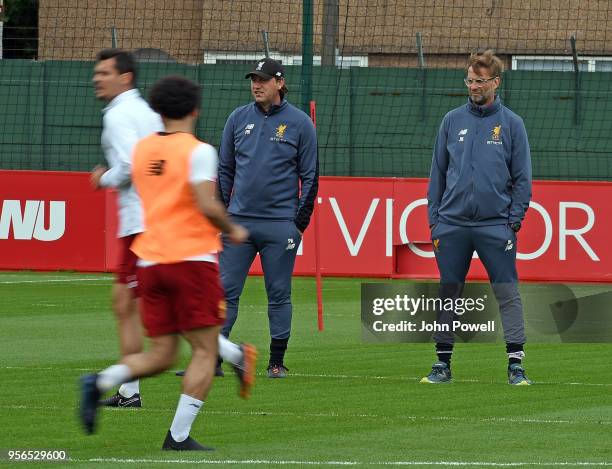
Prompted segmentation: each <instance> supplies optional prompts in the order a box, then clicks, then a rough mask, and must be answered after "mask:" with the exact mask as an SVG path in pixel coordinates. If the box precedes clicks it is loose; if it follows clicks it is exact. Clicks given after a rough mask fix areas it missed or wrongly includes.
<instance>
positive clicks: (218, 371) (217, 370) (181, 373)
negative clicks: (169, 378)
mask: <svg viewBox="0 0 612 469" xmlns="http://www.w3.org/2000/svg"><path fill="white" fill-rule="evenodd" d="M174 374H175V375H176V376H185V370H180V371H177V372H176V373H174ZM215 376H216V377H218V378H223V377H224V376H225V373H224V372H223V368H221V365H217V366H216V367H215Z"/></svg>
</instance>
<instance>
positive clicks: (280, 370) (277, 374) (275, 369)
mask: <svg viewBox="0 0 612 469" xmlns="http://www.w3.org/2000/svg"><path fill="white" fill-rule="evenodd" d="M288 371H289V368H287V367H286V366H285V365H283V364H282V363H273V364H270V365H268V378H286V377H287V372H288Z"/></svg>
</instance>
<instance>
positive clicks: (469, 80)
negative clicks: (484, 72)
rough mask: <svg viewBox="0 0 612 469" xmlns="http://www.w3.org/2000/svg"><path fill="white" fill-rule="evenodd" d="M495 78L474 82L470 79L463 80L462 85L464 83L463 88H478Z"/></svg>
mask: <svg viewBox="0 0 612 469" xmlns="http://www.w3.org/2000/svg"><path fill="white" fill-rule="evenodd" d="M496 78H497V77H492V78H476V79H475V80H473V79H472V78H464V79H463V83H465V86H472V85H476V86H477V87H478V88H480V87H482V86H484V85H486V84H487V83H489V82H490V81H493V80H495V79H496Z"/></svg>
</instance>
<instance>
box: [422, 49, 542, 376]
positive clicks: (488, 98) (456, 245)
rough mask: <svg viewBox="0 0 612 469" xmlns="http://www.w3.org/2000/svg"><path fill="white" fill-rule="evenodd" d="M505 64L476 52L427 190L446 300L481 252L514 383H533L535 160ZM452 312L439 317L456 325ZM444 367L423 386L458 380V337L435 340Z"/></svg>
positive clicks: (442, 134) (444, 128)
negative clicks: (524, 286)
mask: <svg viewBox="0 0 612 469" xmlns="http://www.w3.org/2000/svg"><path fill="white" fill-rule="evenodd" d="M502 69H503V64H502V62H501V60H500V59H499V58H498V57H496V56H495V55H494V54H493V52H492V51H485V52H484V53H481V54H473V55H472V56H471V57H470V59H469V61H468V65H467V77H466V78H465V84H466V86H467V87H468V91H469V100H468V103H467V104H465V105H463V106H461V107H458V108H456V109H454V110H452V111H450V112H449V113H448V114H446V116H444V119H443V120H442V124H441V125H440V130H439V133H438V137H437V140H436V144H435V148H434V155H433V161H432V165H431V174H430V181H429V188H428V193H427V199H428V214H429V225H430V228H431V239H432V243H433V247H434V252H435V256H436V261H437V264H438V269H439V271H440V296H441V297H442V298H457V297H459V296H460V295H461V294H462V292H463V285H464V283H465V277H466V275H467V272H468V269H469V267H470V262H471V259H472V255H473V253H474V251H476V252H477V253H478V256H479V257H480V259H481V260H482V262H483V264H484V266H485V268H486V270H487V273H488V275H489V280H490V281H491V285H492V287H493V291H494V293H495V297H496V299H497V301H498V303H499V307H500V314H501V320H502V325H503V329H504V339H505V342H506V351H507V354H508V361H509V363H508V381H509V383H510V384H515V385H527V384H531V381H530V380H529V379H528V378H527V376H526V375H525V371H524V369H523V368H522V366H521V361H522V358H523V357H524V356H525V353H524V351H523V345H524V343H525V332H524V320H523V307H522V303H521V297H520V295H519V291H518V276H517V271H516V245H517V233H518V231H519V230H520V228H521V222H522V221H523V218H524V217H525V212H526V211H527V208H528V207H529V201H530V199H531V156H530V150H529V142H528V140H527V132H526V130H525V125H524V124H523V120H522V119H521V118H520V117H519V116H518V115H516V114H515V113H514V112H512V111H510V110H509V109H508V108H507V107H505V106H504V105H503V104H502V103H501V101H500V99H499V97H498V96H497V95H496V90H497V87H498V86H499V84H500V82H501V73H502ZM450 316H452V313H450V314H446V315H445V314H444V313H443V312H441V313H440V314H439V317H438V319H439V320H443V321H444V322H446V321H450V320H451V319H452V318H451V317H450ZM434 340H435V342H436V353H437V355H438V362H437V363H435V364H434V365H433V367H432V370H431V373H430V374H429V375H428V376H426V377H425V378H423V379H422V380H421V382H422V383H444V382H449V381H450V380H451V371H450V362H451V356H452V351H453V343H454V335H453V334H452V332H451V333H443V332H438V333H436V334H435V335H434Z"/></svg>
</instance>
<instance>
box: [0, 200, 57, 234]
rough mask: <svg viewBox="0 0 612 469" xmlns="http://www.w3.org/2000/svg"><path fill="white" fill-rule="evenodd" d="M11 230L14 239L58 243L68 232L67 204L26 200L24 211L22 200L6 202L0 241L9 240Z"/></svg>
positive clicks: (1, 218) (1, 222)
mask: <svg viewBox="0 0 612 469" xmlns="http://www.w3.org/2000/svg"><path fill="white" fill-rule="evenodd" d="M46 206H48V216H45V207H46ZM11 228H12V232H13V239H28V240H30V239H36V240H38V241H56V240H58V239H60V238H61V237H62V236H64V232H65V231H66V202H61V201H56V200H52V201H50V202H43V201H42V200H26V201H25V207H24V209H23V211H22V209H21V201H20V200H5V201H3V203H2V212H1V213H0V239H9V234H10V232H11Z"/></svg>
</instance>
